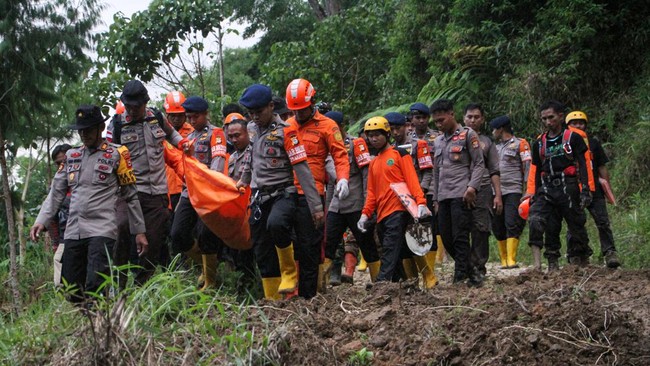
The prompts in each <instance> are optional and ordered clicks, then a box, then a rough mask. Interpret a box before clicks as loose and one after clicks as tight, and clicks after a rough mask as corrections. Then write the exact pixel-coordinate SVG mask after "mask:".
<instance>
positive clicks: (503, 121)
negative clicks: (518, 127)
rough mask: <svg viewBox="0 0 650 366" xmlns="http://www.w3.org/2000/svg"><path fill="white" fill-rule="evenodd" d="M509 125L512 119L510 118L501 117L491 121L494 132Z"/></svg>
mask: <svg viewBox="0 0 650 366" xmlns="http://www.w3.org/2000/svg"><path fill="white" fill-rule="evenodd" d="M509 124H510V117H508V116H499V117H497V118H495V119H493V120H491V121H490V127H491V128H492V129H493V130H496V129H497V128H501V127H503V126H506V125H509Z"/></svg>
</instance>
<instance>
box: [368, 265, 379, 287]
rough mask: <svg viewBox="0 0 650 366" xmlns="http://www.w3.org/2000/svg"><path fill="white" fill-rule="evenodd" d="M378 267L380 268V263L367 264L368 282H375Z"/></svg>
mask: <svg viewBox="0 0 650 366" xmlns="http://www.w3.org/2000/svg"><path fill="white" fill-rule="evenodd" d="M379 267H381V261H374V262H368V270H369V271H370V281H372V282H375V280H377V276H378V275H379Z"/></svg>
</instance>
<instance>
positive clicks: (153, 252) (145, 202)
mask: <svg viewBox="0 0 650 366" xmlns="http://www.w3.org/2000/svg"><path fill="white" fill-rule="evenodd" d="M120 100H121V101H122V103H124V107H125V111H124V113H122V114H120V115H116V116H114V117H113V119H112V121H111V123H110V124H109V126H108V129H107V131H106V138H107V139H108V140H109V141H112V142H115V143H119V144H122V145H124V146H126V147H128V148H129V151H130V152H131V157H132V162H133V173H134V174H135V177H136V187H137V189H138V198H139V201H140V206H141V207H142V213H143V214H144V219H145V224H146V226H147V240H148V241H149V251H148V253H147V254H146V255H145V256H143V257H141V258H139V265H140V266H142V267H143V268H142V269H141V270H139V271H138V273H137V275H136V282H138V283H144V282H145V281H146V280H147V279H148V278H149V277H150V276H151V275H152V274H153V271H154V269H155V266H156V265H158V264H159V263H160V260H161V258H163V257H162V256H161V250H163V248H164V245H165V242H166V240H167V236H168V233H169V215H170V213H169V209H168V207H169V197H168V195H167V193H168V186H167V176H166V170H165V161H164V156H163V150H164V146H163V140H167V141H169V142H170V143H171V144H172V145H174V146H176V147H179V148H183V149H187V148H188V147H189V145H188V143H187V140H186V139H183V137H182V136H181V135H180V134H179V133H178V131H176V130H175V129H174V127H172V125H171V124H169V122H167V120H166V119H165V118H164V117H163V115H162V113H161V112H160V111H157V110H154V109H152V108H148V107H147V102H148V101H149V93H148V91H147V88H145V86H144V85H143V84H142V82H140V81H139V80H129V81H127V82H126V84H125V85H124V89H123V90H122V95H121V96H120ZM117 211H118V219H120V220H121V222H120V227H121V228H120V238H119V239H118V242H117V248H116V251H115V254H116V259H115V262H116V264H124V263H126V261H127V258H128V257H129V251H130V252H131V253H130V254H131V255H130V259H131V260H132V261H133V260H137V259H138V258H137V257H136V256H134V255H133V248H132V247H131V248H129V247H130V246H131V239H130V238H129V235H128V232H126V230H125V228H126V227H127V225H128V223H126V222H125V221H124V219H125V216H126V215H123V214H120V212H123V211H124V205H123V203H122V202H119V201H118V207H117Z"/></svg>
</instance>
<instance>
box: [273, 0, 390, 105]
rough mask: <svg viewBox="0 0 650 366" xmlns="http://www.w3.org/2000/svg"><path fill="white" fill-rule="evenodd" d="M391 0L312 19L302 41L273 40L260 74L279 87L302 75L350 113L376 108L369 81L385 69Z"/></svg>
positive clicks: (322, 97)
mask: <svg viewBox="0 0 650 366" xmlns="http://www.w3.org/2000/svg"><path fill="white" fill-rule="evenodd" d="M393 5H394V4H393V3H392V2H384V3H377V2H374V1H365V2H362V3H361V4H359V5H358V6H356V7H352V8H349V9H346V11H345V12H341V13H340V14H339V15H337V16H331V17H328V18H326V19H324V20H323V21H321V22H319V23H318V24H316V28H315V29H314V31H313V32H312V33H311V34H310V35H309V37H308V38H307V39H306V41H304V42H299V41H292V42H279V43H276V44H275V45H273V47H272V49H271V51H272V53H271V55H270V56H269V57H268V59H267V60H266V62H265V63H264V64H263V65H262V66H261V72H262V79H263V80H265V81H266V82H268V83H269V84H270V85H271V86H272V87H273V88H274V89H275V90H279V91H281V92H284V90H285V88H286V86H287V84H288V83H289V82H290V81H291V80H292V79H294V78H298V77H302V78H306V79H308V80H309V81H310V82H311V83H312V84H314V85H315V87H316V89H317V94H316V97H317V99H319V100H325V101H328V102H331V103H334V105H335V107H336V108H338V109H340V110H342V111H344V112H345V113H346V114H349V115H351V116H355V117H356V116H359V115H360V114H361V113H363V112H365V111H367V110H368V109H369V108H377V107H380V106H381V105H380V104H379V103H377V101H378V97H379V95H380V90H379V88H377V86H376V85H375V82H376V80H377V78H379V77H380V76H381V75H382V74H383V73H384V72H385V70H386V68H385V64H386V62H387V60H388V59H390V58H389V55H388V53H387V52H386V49H385V42H384V32H385V31H384V30H385V29H387V27H388V25H389V24H390V23H389V22H388V19H390V17H389V14H391V12H392V9H393Z"/></svg>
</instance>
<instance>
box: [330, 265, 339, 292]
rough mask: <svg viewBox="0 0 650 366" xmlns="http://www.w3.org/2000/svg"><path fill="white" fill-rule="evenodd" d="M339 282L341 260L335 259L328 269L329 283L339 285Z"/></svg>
mask: <svg viewBox="0 0 650 366" xmlns="http://www.w3.org/2000/svg"><path fill="white" fill-rule="evenodd" d="M340 284H341V262H338V261H335V262H334V264H332V269H331V271H330V285H332V286H339V285H340Z"/></svg>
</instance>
